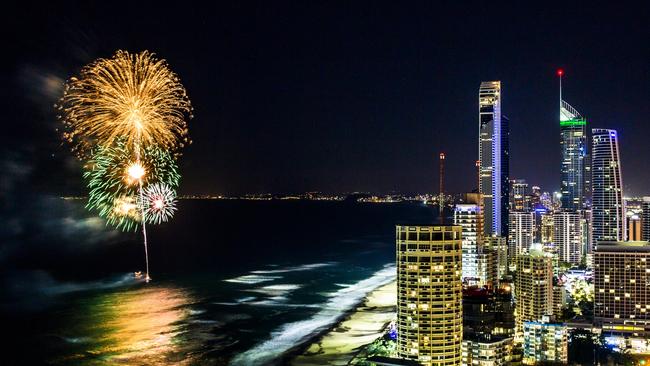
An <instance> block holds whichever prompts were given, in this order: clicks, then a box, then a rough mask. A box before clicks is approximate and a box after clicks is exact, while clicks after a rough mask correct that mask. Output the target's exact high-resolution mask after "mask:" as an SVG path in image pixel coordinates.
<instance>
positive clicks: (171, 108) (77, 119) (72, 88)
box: [57, 51, 192, 157]
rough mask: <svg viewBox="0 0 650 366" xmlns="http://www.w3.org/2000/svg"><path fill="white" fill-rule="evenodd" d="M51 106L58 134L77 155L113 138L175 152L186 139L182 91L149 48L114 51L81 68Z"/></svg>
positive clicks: (186, 104) (188, 112)
mask: <svg viewBox="0 0 650 366" xmlns="http://www.w3.org/2000/svg"><path fill="white" fill-rule="evenodd" d="M57 108H58V110H59V117H60V118H61V120H62V121H63V124H64V126H65V132H64V134H63V137H64V139H65V140H67V141H68V142H70V143H71V144H72V149H73V151H75V152H76V153H77V155H78V156H79V157H86V156H87V154H88V152H89V151H90V149H91V148H92V147H94V146H96V145H102V146H110V145H112V144H113V143H114V142H115V141H116V140H117V139H118V138H122V139H125V140H126V142H127V143H128V144H129V145H130V146H135V147H136V149H137V150H139V149H140V148H143V147H147V146H150V145H155V146H158V147H161V148H165V149H168V150H170V151H177V150H178V149H179V148H182V147H183V146H184V145H186V144H188V143H190V142H191V141H190V140H189V138H188V129H187V122H186V119H187V118H192V105H191V103H190V100H189V98H188V96H187V92H186V91H185V88H184V87H183V85H182V84H181V83H180V79H179V78H178V76H177V75H176V74H175V73H174V72H173V71H171V69H170V68H169V66H168V65H167V62H166V61H165V60H164V59H157V58H156V57H155V55H154V54H153V53H151V52H149V51H143V52H140V53H137V54H132V53H129V52H127V51H117V52H116V53H115V55H114V56H113V57H112V58H109V59H104V58H101V59H98V60H96V61H94V62H92V63H91V64H89V65H87V66H85V67H84V68H83V69H82V70H81V72H80V75H79V77H72V78H71V79H70V80H68V82H67V83H66V86H65V89H64V94H63V97H62V98H61V99H60V101H59V104H58V105H57Z"/></svg>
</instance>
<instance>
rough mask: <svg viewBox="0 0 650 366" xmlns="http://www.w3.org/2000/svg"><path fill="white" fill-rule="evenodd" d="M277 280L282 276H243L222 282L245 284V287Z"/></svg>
mask: <svg viewBox="0 0 650 366" xmlns="http://www.w3.org/2000/svg"><path fill="white" fill-rule="evenodd" d="M279 278H282V276H260V275H244V276H239V277H235V278H230V279H227V280H224V281H225V282H231V283H245V284H247V285H254V284H257V283H262V282H269V281H274V280H277V279H279Z"/></svg>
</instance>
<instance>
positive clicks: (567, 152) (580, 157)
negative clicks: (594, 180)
mask: <svg viewBox="0 0 650 366" xmlns="http://www.w3.org/2000/svg"><path fill="white" fill-rule="evenodd" d="M563 74H564V71H562V69H560V70H558V71H557V75H558V76H559V77H560V148H561V150H562V169H561V172H562V173H561V180H562V182H561V184H560V192H561V193H562V198H561V203H562V209H564V210H570V211H577V210H582V209H584V208H585V204H586V200H585V192H586V191H585V183H589V182H590V177H586V176H585V170H588V166H589V164H587V165H585V162H586V156H587V120H586V119H585V118H584V117H582V116H581V115H580V113H578V111H577V110H576V109H575V108H573V107H572V106H571V105H569V103H567V102H565V101H564V100H563V99H562V75H563Z"/></svg>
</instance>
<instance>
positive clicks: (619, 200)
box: [591, 128, 626, 243]
mask: <svg viewBox="0 0 650 366" xmlns="http://www.w3.org/2000/svg"><path fill="white" fill-rule="evenodd" d="M591 133H592V139H593V147H592V152H591V155H592V167H591V169H592V170H591V173H592V184H593V198H592V215H593V241H594V242H595V243H598V242H599V241H625V236H626V235H625V203H624V202H623V178H622V177H621V158H620V153H619V151H620V150H619V148H618V137H617V133H616V130H608V129H600V128H594V129H592V130H591Z"/></svg>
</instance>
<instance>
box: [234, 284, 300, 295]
mask: <svg viewBox="0 0 650 366" xmlns="http://www.w3.org/2000/svg"><path fill="white" fill-rule="evenodd" d="M300 287H302V286H301V285H296V284H282V285H269V286H264V287H258V288H253V289H247V290H246V291H250V292H257V293H260V294H264V295H267V296H270V297H279V296H284V295H286V294H288V293H289V292H291V291H294V290H297V289H299V288H300Z"/></svg>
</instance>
